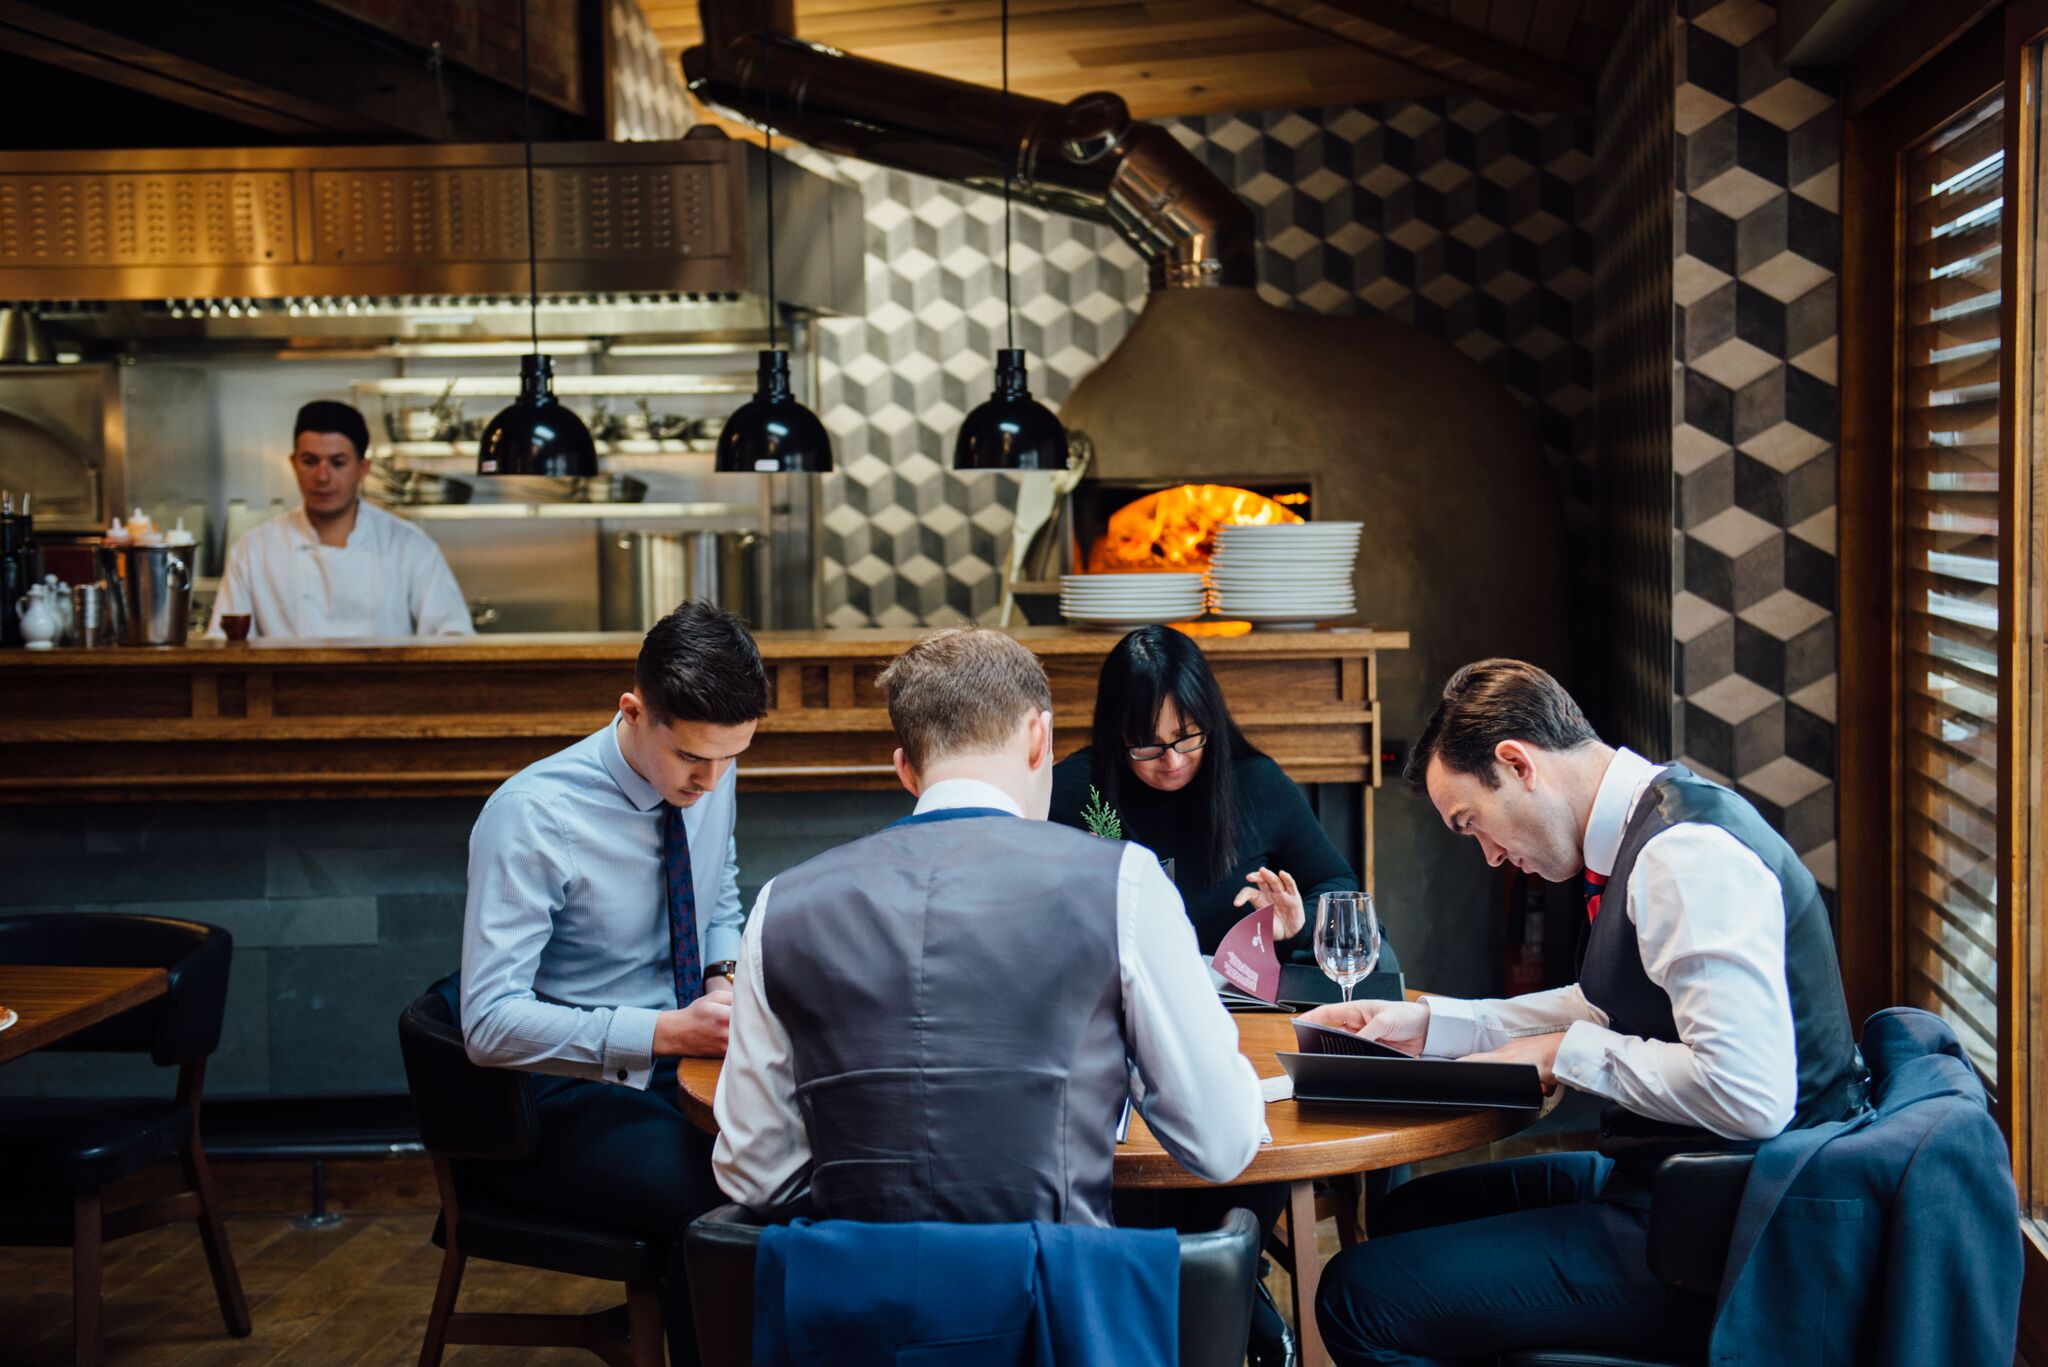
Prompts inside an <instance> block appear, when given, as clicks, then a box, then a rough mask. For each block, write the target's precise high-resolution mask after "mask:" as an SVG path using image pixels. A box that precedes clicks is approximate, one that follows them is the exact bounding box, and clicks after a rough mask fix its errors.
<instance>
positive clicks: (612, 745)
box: [597, 716, 662, 812]
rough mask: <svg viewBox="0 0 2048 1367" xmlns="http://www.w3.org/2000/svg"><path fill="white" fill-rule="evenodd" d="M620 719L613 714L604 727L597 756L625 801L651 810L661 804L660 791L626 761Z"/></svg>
mask: <svg viewBox="0 0 2048 1367" xmlns="http://www.w3.org/2000/svg"><path fill="white" fill-rule="evenodd" d="M620 719H621V718H620V717H619V716H614V717H613V718H612V724H611V725H610V726H607V727H606V728H605V729H604V739H603V740H602V741H600V742H598V746H597V757H598V759H599V761H600V762H602V763H603V765H604V769H605V772H606V773H608V774H610V775H611V776H612V782H614V783H616V784H618V785H619V791H620V792H622V793H624V794H625V795H626V801H628V802H630V803H632V804H633V805H634V806H635V807H637V808H639V809H640V810H641V811H643V812H647V811H652V810H653V809H654V808H656V807H658V806H660V805H661V801H662V798H661V793H660V792H659V791H658V790H657V789H656V788H655V786H654V785H653V784H652V783H649V782H648V781H647V780H646V779H644V778H642V777H640V771H639V770H637V769H635V768H634V767H633V766H632V765H631V764H630V763H628V762H627V760H626V752H625V750H624V749H623V748H621V746H620V744H619V722H620Z"/></svg>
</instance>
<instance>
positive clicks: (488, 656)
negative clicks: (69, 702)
mask: <svg viewBox="0 0 2048 1367" xmlns="http://www.w3.org/2000/svg"><path fill="white" fill-rule="evenodd" d="M931 630H932V629H931V628H929V627H919V628H911V629H894V628H887V627H854V628H846V629H835V630H825V631H761V632H756V633H755V634H754V640H755V642H756V643H757V644H758V645H759V646H760V649H761V658H762V660H764V661H765V662H767V663H768V664H770V665H771V666H772V665H774V664H775V663H777V662H778V661H786V660H803V661H833V660H870V659H875V658H878V657H879V658H883V659H887V658H889V657H892V656H894V655H896V654H897V653H898V652H899V651H901V650H903V649H904V648H905V647H907V646H909V645H910V644H911V643H912V642H914V641H916V640H918V639H919V638H921V637H923V636H927V635H929V634H930V633H931ZM1122 634H1123V633H1121V632H1115V631H1081V630H1078V629H1076V628H1073V627H1019V628H1016V629H1014V630H1012V631H1011V632H1010V635H1012V636H1014V637H1016V638H1017V639H1018V640H1019V641H1022V642H1023V643H1024V644H1025V645H1027V646H1029V647H1031V651H1032V653H1033V654H1035V655H1039V656H1042V657H1044V656H1054V657H1057V656H1074V655H1079V656H1086V657H1089V658H1092V659H1098V660H1099V659H1101V658H1102V657H1103V656H1104V655H1106V654H1108V653H1109V648H1110V647H1111V646H1113V645H1115V644H1116V643H1117V641H1118V640H1119V639H1120V638H1121V636H1122ZM640 640H641V634H640V633H639V632H629V631H583V632H547V633H529V634H518V633H510V632H505V633H493V634H491V635H487V636H450V637H440V638H424V639H423V638H420V637H417V636H409V637H400V638H396V639H391V640H297V639H286V640H261V641H245V642H241V643H238V644H230V643H228V642H225V641H213V640H195V641H192V642H189V643H187V644H185V645H182V646H155V647H144V648H135V647H129V646H118V647H117V646H100V647H96V648H94V649H92V650H80V649H76V648H71V649H56V650H6V651H0V670H11V669H22V670H50V669H57V670H66V671H68V670H73V669H77V668H79V667H81V666H85V665H92V666H99V667H104V668H110V669H263V668H274V667H282V666H287V665H333V664H350V665H354V664H380V663H383V664H435V663H449V664H455V663H461V664H475V663H477V662H479V661H488V662H490V663H493V664H507V663H543V664H544V663H556V662H562V661H600V660H624V661H627V662H628V663H630V662H631V661H632V660H634V659H635V658H637V657H638V655H639V654H640ZM1199 640H1200V644H1201V646H1202V649H1203V650H1204V652H1206V653H1208V654H1210V655H1248V656H1255V657H1259V658H1265V659H1284V658H1295V657H1300V656H1303V655H1317V656H1329V655H1339V654H1354V653H1358V652H1362V651H1367V650H1405V649H1407V648H1408V633H1407V632H1405V631H1383V630H1380V629H1379V628H1376V627H1333V628H1329V629H1327V630H1322V631H1253V632H1250V633H1248V634H1246V635H1243V636H1208V637H1201V638H1199Z"/></svg>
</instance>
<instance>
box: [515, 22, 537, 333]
mask: <svg viewBox="0 0 2048 1367" xmlns="http://www.w3.org/2000/svg"><path fill="white" fill-rule="evenodd" d="M519 91H520V98H519V106H520V108H519V119H520V124H521V127H522V128H523V130H524V131H525V134H526V308H527V321H528V323H529V324H530V325H531V326H532V328H533V354H534V355H536V356H538V355H540V225H539V224H538V223H537V222H536V221H535V219H534V213H533V69H532V67H531V66H530V65H529V58H528V56H527V41H526V0H519Z"/></svg>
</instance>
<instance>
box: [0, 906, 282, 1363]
mask: <svg viewBox="0 0 2048 1367" xmlns="http://www.w3.org/2000/svg"><path fill="white" fill-rule="evenodd" d="M232 948H233V939H232V937H231V936H229V934H228V933H227V932H226V931H225V930H222V929H221V928H220V927H219V926H209V925H202V924H201V923H199V922H197V921H178V920H173V919H171V918H169V917H165V916H125V915H116V914H111V913H106V914H102V913H91V912H73V913H57V914H49V915H36V916H8V917H0V963H6V964H12V965H17V966H30V967H32V966H37V965H65V964H69V965H76V966H80V967H92V968H161V969H163V970H164V971H165V973H166V974H167V975H168V976H169V979H170V986H169V988H168V989H167V990H166V991H165V992H164V994H163V995H162V996H160V997H157V998H155V999H154V1000H152V1001H147V1002H144V1003H142V1004H141V1005H140V1006H136V1007H131V1008H130V1009H129V1010H126V1011H123V1012H121V1013H120V1014H119V1015H117V1016H114V1017H112V1018H111V1019H109V1020H104V1021H101V1022H100V1023H99V1024H97V1025H93V1026H89V1027H87V1028H86V1029H84V1030H81V1031H79V1032H78V1033H76V1034H73V1035H69V1036H66V1037H65V1038H64V1039H61V1040H58V1041H56V1042H55V1043H52V1044H47V1045H44V1046H43V1047H44V1048H46V1049H66V1050H91V1051H95V1052H104V1053H124V1054H148V1055H149V1057H150V1059H151V1061H152V1062H154V1063H156V1064H157V1066H159V1067H163V1068H173V1067H174V1068H176V1069H177V1070H178V1081H177V1090H176V1093H175V1094H174V1095H172V1096H170V1097H10V1098H9V1099H8V1100H7V1102H6V1104H5V1105H0V1244H43V1245H50V1244H57V1245H62V1244H67V1243H68V1244H70V1245H71V1321H72V1330H71V1333H72V1345H73V1352H74V1354H75V1356H76V1359H77V1361H78V1362H79V1363H80V1364H81V1367H92V1364H97V1363H98V1362H99V1360H100V1351H101V1339H100V1273H101V1267H102V1245H103V1244H104V1243H105V1242H106V1241H107V1240H109V1239H118V1238H121V1237H122V1236H124V1235H128V1234H135V1233H139V1232H141V1231H142V1230H145V1229H155V1228H157V1227H159V1226H161V1225H167V1224H172V1223H174V1222H177V1221H182V1220H192V1221H195V1222H197V1224H198V1225H199V1238H200V1242H201V1243H202V1244H203V1245H204V1246H205V1249H206V1263H207V1267H208V1268H209V1269H210V1270H211V1271H212V1273H213V1289H214V1294H215V1295H216V1296H217V1297H219V1299H220V1314H221V1319H222V1320H223V1321H225V1322H226V1324H227V1329H228V1332H229V1333H230V1334H233V1335H235V1336H237V1337H241V1336H244V1335H246V1334H247V1333H248V1332H249V1304H248V1301H247V1300H246V1299H244V1297H243V1295H242V1282H241V1279H240V1278H239V1277H238V1276H237V1275H236V1274H235V1259H234V1255H233V1254H232V1253H231V1252H230V1251H229V1249H228V1235H227V1230H226V1229H225V1228H224V1227H223V1226H222V1224H221V1218H220V1209H219V1206H218V1204H217V1203H216V1202H215V1200H214V1196H213V1178H212V1176H211V1174H210V1173H209V1172H208V1171H207V1167H206V1153H205V1151H204V1150H203V1149H202V1148H201V1147H200V1143H199V1100H200V1095H201V1093H202V1092H203V1091H204V1088H205V1080H206V1060H207V1058H208V1057H209V1056H211V1055H212V1053H213V1051H214V1049H215V1048H217V1047H218V1046H219V1044H220V1031H221V1020H222V1018H223V1016H224V1015H225V1014H226V1011H227V995H228V960H229V957H230V952H231V950H232ZM172 1158H176V1159H177V1160H179V1162H180V1163H181V1164H182V1166H183V1168H184V1177H185V1189H184V1190H182V1191H179V1192H177V1193H176V1194H174V1195H171V1196H166V1197H163V1198H160V1199H157V1200H153V1201H146V1202H142V1203H140V1204H137V1205H133V1206H128V1207H125V1208H123V1209H120V1210H112V1211H110V1210H107V1209H105V1204H104V1201H103V1200H102V1196H101V1193H102V1191H103V1189H104V1188H105V1187H107V1186H108V1185H109V1184H110V1183H112V1182H114V1181H115V1180H117V1179H119V1178H122V1177H126V1176H128V1175H129V1174H131V1173H135V1172H140V1171H141V1170H142V1169H143V1168H146V1167H148V1166H150V1165H151V1164H153V1163H161V1162H164V1161H167V1160H169V1159H172Z"/></svg>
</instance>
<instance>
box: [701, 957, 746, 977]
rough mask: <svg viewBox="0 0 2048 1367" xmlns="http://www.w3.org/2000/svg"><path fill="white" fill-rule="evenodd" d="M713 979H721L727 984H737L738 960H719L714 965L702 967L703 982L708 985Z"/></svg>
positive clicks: (738, 973)
mask: <svg viewBox="0 0 2048 1367" xmlns="http://www.w3.org/2000/svg"><path fill="white" fill-rule="evenodd" d="M713 978H723V979H725V980H726V981H727V982H729V983H732V982H738V981H739V978H740V961H739V960H738V959H720V960H719V961H718V962H717V963H715V964H706V965H704V981H705V982H707V983H708V982H710V981H711V980H712V979H713Z"/></svg>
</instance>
